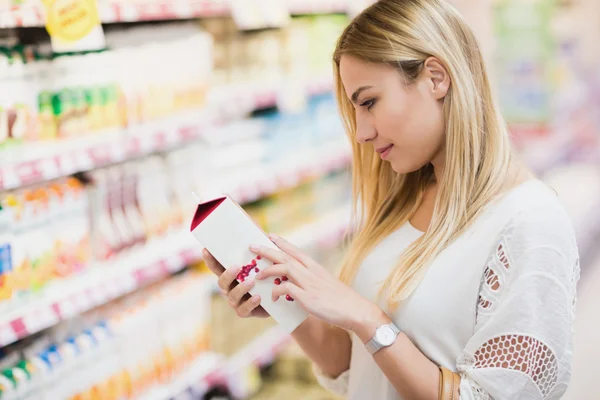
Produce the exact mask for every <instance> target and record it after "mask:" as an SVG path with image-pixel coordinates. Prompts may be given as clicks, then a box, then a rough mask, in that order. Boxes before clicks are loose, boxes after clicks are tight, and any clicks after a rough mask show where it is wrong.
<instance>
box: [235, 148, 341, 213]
mask: <svg viewBox="0 0 600 400" xmlns="http://www.w3.org/2000/svg"><path fill="white" fill-rule="evenodd" d="M344 144H346V143H345V142H344V143H331V144H329V145H325V146H323V147H320V148H319V150H318V151H314V150H312V151H309V152H306V153H300V154H297V155H296V157H295V158H294V159H293V160H291V159H286V160H285V162H284V163H281V164H278V165H274V166H271V167H269V168H268V169H260V170H257V171H255V172H254V173H252V175H250V176H243V177H241V178H240V182H239V183H238V184H236V185H235V187H234V188H232V189H231V190H226V193H227V194H228V195H229V196H231V197H232V198H233V199H234V200H235V201H237V202H238V203H242V204H244V203H250V202H253V201H255V200H258V199H261V198H263V197H265V196H267V195H269V194H272V193H275V192H277V191H279V190H282V189H286V188H292V187H295V186H297V185H298V184H299V183H300V182H303V181H306V180H308V179H310V178H312V177H318V176H323V175H326V174H328V173H329V172H333V171H337V170H339V169H342V168H344V167H346V166H348V165H349V164H350V160H351V152H350V149H349V146H344Z"/></svg>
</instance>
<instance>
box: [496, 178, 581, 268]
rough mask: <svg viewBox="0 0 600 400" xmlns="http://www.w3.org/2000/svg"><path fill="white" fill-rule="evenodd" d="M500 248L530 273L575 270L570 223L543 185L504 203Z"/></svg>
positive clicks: (531, 185) (518, 191) (575, 252)
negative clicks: (536, 270)
mask: <svg viewBox="0 0 600 400" xmlns="http://www.w3.org/2000/svg"><path fill="white" fill-rule="evenodd" d="M501 208H502V211H501V212H503V213H506V217H505V218H504V219H503V228H502V230H501V234H500V238H499V245H501V246H504V248H505V249H506V251H507V253H508V255H509V256H510V257H511V258H512V262H513V263H514V264H516V265H521V268H526V269H529V270H535V269H538V268H540V269H545V270H548V269H553V268H556V269H557V271H556V272H559V271H558V270H562V271H561V272H562V273H561V275H562V274H563V273H565V272H567V271H566V270H565V269H567V270H568V269H570V268H576V266H577V263H578V258H579V256H578V250H577V243H576V239H575V232H574V229H573V225H572V223H571V220H570V218H569V216H568V214H567V212H566V210H565V208H564V206H563V205H562V204H561V202H560V200H559V198H558V195H557V194H556V193H555V192H554V190H553V189H552V188H550V187H549V186H547V185H545V184H544V183H542V182H540V181H535V182H531V183H528V184H526V186H525V187H522V188H517V189H516V192H514V193H512V194H510V195H509V196H507V198H506V199H505V204H504V205H503V207H501Z"/></svg>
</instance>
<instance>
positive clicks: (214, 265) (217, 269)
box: [202, 249, 225, 276]
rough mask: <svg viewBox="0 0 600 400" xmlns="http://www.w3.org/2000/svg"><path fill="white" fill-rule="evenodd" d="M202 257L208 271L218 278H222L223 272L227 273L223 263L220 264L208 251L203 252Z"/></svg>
mask: <svg viewBox="0 0 600 400" xmlns="http://www.w3.org/2000/svg"><path fill="white" fill-rule="evenodd" d="M202 257H203V258H204V263H205V264H206V266H207V267H208V269H210V270H211V272H212V273H213V274H215V275H216V276H221V274H222V273H223V271H225V268H223V266H222V265H221V263H219V262H218V261H217V260H216V259H215V258H214V257H213V255H212V254H210V252H209V251H208V250H206V249H204V250H202Z"/></svg>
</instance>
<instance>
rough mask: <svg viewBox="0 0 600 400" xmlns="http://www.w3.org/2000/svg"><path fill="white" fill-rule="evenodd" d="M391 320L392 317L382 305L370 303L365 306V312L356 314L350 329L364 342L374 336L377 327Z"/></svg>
mask: <svg viewBox="0 0 600 400" xmlns="http://www.w3.org/2000/svg"><path fill="white" fill-rule="evenodd" d="M391 322H392V320H391V319H390V317H388V315H387V314H386V313H385V312H384V311H383V310H382V309H381V308H380V307H378V306H377V305H375V304H372V303H369V307H365V308H364V311H363V312H358V313H356V314H355V317H354V319H353V321H352V322H351V326H350V329H349V330H350V331H351V332H353V333H354V334H355V335H356V336H357V337H358V338H359V339H360V340H361V341H362V342H363V343H367V342H368V341H369V340H371V339H372V338H373V336H374V335H375V331H376V330H377V328H379V327H380V326H382V325H387V324H389V323H391Z"/></svg>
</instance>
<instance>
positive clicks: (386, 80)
mask: <svg viewBox="0 0 600 400" xmlns="http://www.w3.org/2000/svg"><path fill="white" fill-rule="evenodd" d="M340 75H341V79H342V82H343V84H344V89H345V91H346V95H347V96H348V98H349V99H350V101H351V102H352V103H353V104H354V109H355V114H356V140H357V141H358V142H359V143H361V144H363V145H366V146H369V147H371V148H372V149H373V151H374V152H376V153H378V155H379V156H380V157H381V158H382V159H383V160H385V161H388V162H389V163H390V164H391V166H392V168H393V169H394V171H396V172H397V173H399V174H406V173H409V172H413V171H417V170H419V169H420V168H422V167H423V166H425V165H427V164H428V163H433V164H434V167H436V169H437V168H438V167H441V166H442V164H443V160H444V150H445V149H444V144H445V122H444V114H443V110H442V106H443V99H444V97H445V96H446V94H447V93H448V89H449V87H450V79H449V75H448V74H447V72H446V70H445V68H444V67H443V65H442V64H441V63H440V62H439V61H438V60H437V59H435V58H429V59H427V60H426V61H425V64H424V68H423V70H422V72H421V74H420V76H419V77H418V79H417V80H416V81H415V82H413V83H411V84H410V85H407V84H406V83H405V82H404V80H403V78H402V76H401V74H400V73H399V71H398V70H396V69H395V68H393V67H392V66H390V65H387V64H374V63H368V62H365V61H362V60H360V59H358V58H355V57H352V56H342V58H341V60H340Z"/></svg>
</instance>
